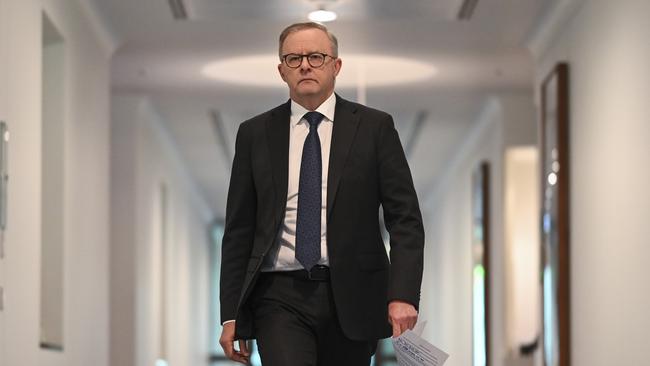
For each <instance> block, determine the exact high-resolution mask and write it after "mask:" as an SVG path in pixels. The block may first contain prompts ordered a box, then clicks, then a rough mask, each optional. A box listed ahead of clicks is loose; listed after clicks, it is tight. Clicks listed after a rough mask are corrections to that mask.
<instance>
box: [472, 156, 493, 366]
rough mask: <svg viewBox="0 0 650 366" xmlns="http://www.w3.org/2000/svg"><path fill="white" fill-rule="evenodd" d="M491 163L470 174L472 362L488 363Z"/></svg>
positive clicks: (478, 365)
mask: <svg viewBox="0 0 650 366" xmlns="http://www.w3.org/2000/svg"><path fill="white" fill-rule="evenodd" d="M489 315H490V166H489V164H488V163H487V162H483V163H481V164H479V166H478V167H476V169H475V170H474V172H473V173H472V365H473V366H488V365H489V364H490V357H489V356H490V316H489Z"/></svg>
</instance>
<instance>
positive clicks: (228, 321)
mask: <svg viewBox="0 0 650 366" xmlns="http://www.w3.org/2000/svg"><path fill="white" fill-rule="evenodd" d="M234 322H235V319H232V320H226V321H225V322H223V323H221V325H226V324H228V323H234Z"/></svg>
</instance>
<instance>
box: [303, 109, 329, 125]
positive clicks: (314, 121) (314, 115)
mask: <svg viewBox="0 0 650 366" xmlns="http://www.w3.org/2000/svg"><path fill="white" fill-rule="evenodd" d="M302 118H304V119H306V120H307V122H309V126H312V127H313V126H318V124H319V123H320V122H321V121H322V120H323V118H325V116H323V115H322V114H321V113H319V112H307V113H305V115H304V116H302Z"/></svg>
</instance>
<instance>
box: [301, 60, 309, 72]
mask: <svg viewBox="0 0 650 366" xmlns="http://www.w3.org/2000/svg"><path fill="white" fill-rule="evenodd" d="M309 69H311V65H310V64H309V61H308V60H307V57H303V58H301V59H300V71H307V70H309Z"/></svg>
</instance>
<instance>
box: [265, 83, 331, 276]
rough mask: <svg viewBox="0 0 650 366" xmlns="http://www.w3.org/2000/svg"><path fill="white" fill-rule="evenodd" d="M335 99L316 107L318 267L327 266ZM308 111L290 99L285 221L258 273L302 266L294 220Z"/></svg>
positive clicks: (328, 99)
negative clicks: (320, 170) (319, 161)
mask: <svg viewBox="0 0 650 366" xmlns="http://www.w3.org/2000/svg"><path fill="white" fill-rule="evenodd" d="M335 107H336V96H335V95H334V93H332V95H330V97H329V98H327V100H325V101H324V102H323V103H322V104H321V105H320V106H319V107H318V108H316V112H320V113H321V114H322V115H324V116H325V118H323V120H322V122H321V123H320V124H319V125H318V137H319V139H320V148H321V156H322V167H323V173H322V178H321V179H322V184H321V189H322V201H321V226H320V233H321V241H320V248H321V251H320V252H321V257H320V260H319V261H318V264H323V265H328V264H329V260H328V258H327V172H328V168H329V160H330V146H331V141H332V127H333V122H334V109H335ZM307 112H309V110H307V109H306V108H305V107H303V106H301V105H300V104H298V103H296V102H295V101H294V100H291V118H290V120H289V123H291V126H290V129H289V180H288V187H287V207H286V208H285V214H284V221H283V223H282V226H281V227H280V230H279V232H278V236H277V238H276V241H275V243H274V245H273V247H272V248H271V250H270V252H269V254H268V255H267V256H266V258H265V261H264V263H263V264H262V267H261V270H262V271H263V272H269V271H292V270H297V269H302V268H303V267H302V264H300V262H298V260H297V259H296V219H297V213H298V185H299V184H298V183H299V181H300V162H301V159H302V148H303V145H304V144H305V139H306V138H307V134H308V133H309V122H307V121H306V120H305V119H303V118H302V117H303V116H304V115H305V113H307Z"/></svg>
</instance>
